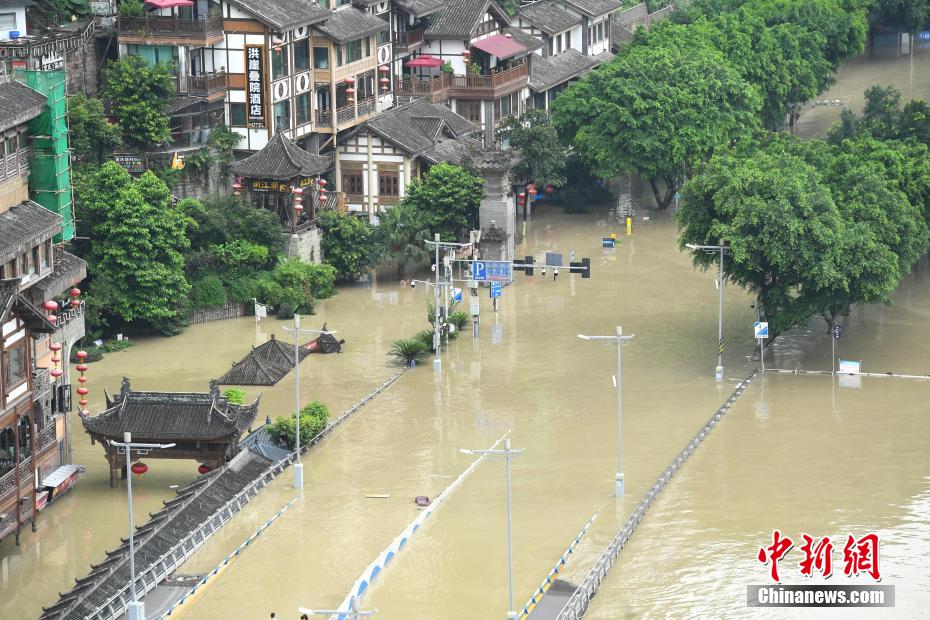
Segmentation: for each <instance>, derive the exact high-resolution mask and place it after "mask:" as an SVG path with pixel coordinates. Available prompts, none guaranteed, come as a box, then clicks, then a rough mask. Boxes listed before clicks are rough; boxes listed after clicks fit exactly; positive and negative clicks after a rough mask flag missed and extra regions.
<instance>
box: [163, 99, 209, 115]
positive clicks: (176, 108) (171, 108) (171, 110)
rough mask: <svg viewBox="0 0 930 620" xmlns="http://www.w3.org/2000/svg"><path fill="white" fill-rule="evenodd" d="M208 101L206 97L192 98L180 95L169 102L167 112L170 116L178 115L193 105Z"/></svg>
mask: <svg viewBox="0 0 930 620" xmlns="http://www.w3.org/2000/svg"><path fill="white" fill-rule="evenodd" d="M206 100H207V98H206V97H192V96H190V95H178V96H176V97H172V98H171V101H169V102H168V110H167V112H168V114H177V113H178V112H181V111H183V110H186V109H187V108H189V107H191V106H192V105H196V104H198V103H203V102H204V101H206Z"/></svg>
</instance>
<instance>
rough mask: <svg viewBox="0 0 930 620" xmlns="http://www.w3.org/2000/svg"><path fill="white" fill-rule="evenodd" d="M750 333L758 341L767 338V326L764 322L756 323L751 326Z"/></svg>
mask: <svg viewBox="0 0 930 620" xmlns="http://www.w3.org/2000/svg"><path fill="white" fill-rule="evenodd" d="M752 331H753V334H755V337H756V338H758V339H759V340H764V339H766V338H768V337H769V324H768V323H766V322H764V321H756V322H755V323H753V324H752Z"/></svg>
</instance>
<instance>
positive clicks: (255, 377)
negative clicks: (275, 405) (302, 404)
mask: <svg viewBox="0 0 930 620" xmlns="http://www.w3.org/2000/svg"><path fill="white" fill-rule="evenodd" d="M308 355H310V351H307V350H306V349H304V348H303V347H300V348H299V349H298V359H300V360H303V359H304V358H305V357H307V356H308ZM293 369H294V345H293V344H290V345H289V344H287V343H285V342H281V341H280V340H278V339H277V338H275V337H274V334H272V335H271V339H270V340H269V341H268V342H266V343H264V344H262V345H260V346H257V347H252V350H251V351H249V353H248V354H247V355H246V356H245V357H243V358H242V359H241V360H239V361H238V362H236V363H235V364H233V367H232V368H231V369H230V370H229V372H227V373H226V374H225V375H223V376H222V377H220V378H219V381H218V382H219V384H220V385H274V384H275V383H277V382H278V381H280V380H281V379H282V378H284V376H285V375H286V374H287V373H289V372H290V371H291V370H293Z"/></svg>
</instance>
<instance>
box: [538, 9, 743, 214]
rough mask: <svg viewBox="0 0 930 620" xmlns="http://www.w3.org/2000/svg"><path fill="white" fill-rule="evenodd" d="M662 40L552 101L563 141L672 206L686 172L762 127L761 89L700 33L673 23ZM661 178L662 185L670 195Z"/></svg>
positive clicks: (632, 51) (605, 171)
mask: <svg viewBox="0 0 930 620" xmlns="http://www.w3.org/2000/svg"><path fill="white" fill-rule="evenodd" d="M661 30H662V32H661V36H659V35H655V36H656V41H657V44H656V45H650V44H648V43H649V41H650V38H649V36H647V35H641V37H645V39H644V40H645V41H646V42H645V43H642V44H634V45H632V46H630V47H629V48H627V50H626V52H625V53H622V54H620V55H618V56H617V57H616V58H615V59H614V60H613V61H612V62H610V63H609V64H606V65H601V66H600V67H598V68H596V69H595V70H593V71H591V72H589V73H588V74H586V75H585V76H584V77H583V78H582V79H581V80H579V81H578V82H577V83H575V84H573V85H571V86H569V87H568V89H567V90H565V91H564V92H563V93H562V94H561V95H560V96H559V97H558V98H557V99H556V100H555V102H554V103H553V106H552V107H553V120H554V122H555V126H556V128H557V129H558V130H559V134H560V136H561V137H562V139H563V140H564V141H566V142H568V143H570V144H571V145H572V146H573V147H574V148H575V149H577V150H578V151H579V152H580V153H581V155H582V156H583V157H584V158H585V160H587V161H588V162H590V163H591V164H593V169H594V171H595V173H596V174H598V175H599V176H602V177H612V176H616V175H617V174H618V173H620V172H634V173H636V174H638V175H640V176H641V177H643V178H644V179H647V180H648V181H649V183H650V185H651V187H652V191H653V194H654V196H655V199H656V203H657V205H658V206H659V207H660V208H665V207H667V206H668V205H669V204H670V203H671V201H672V199H673V198H674V196H675V193H676V192H677V191H678V188H679V187H680V186H681V183H682V180H683V179H684V177H685V175H687V174H688V172H689V171H690V170H691V169H692V168H693V167H694V166H696V165H697V164H698V163H700V162H701V161H703V160H705V159H706V158H707V157H709V156H710V155H711V153H712V152H713V150H714V148H715V147H717V146H718V145H724V144H728V143H730V142H731V141H734V140H738V139H740V138H742V137H744V136H747V135H749V134H750V133H751V131H752V130H753V128H754V127H756V126H758V120H757V116H756V115H757V113H758V111H759V110H760V108H761V102H760V98H759V94H758V89H757V88H756V87H755V86H754V85H752V84H748V83H747V82H746V81H745V80H744V79H742V77H740V75H739V72H738V71H737V70H736V69H735V68H734V67H733V66H732V65H731V64H730V63H729V62H728V61H727V60H726V58H725V57H724V56H723V54H721V53H720V52H719V51H718V50H716V49H714V47H713V46H712V45H711V43H710V42H709V41H708V40H707V38H706V37H705V36H703V35H702V34H701V33H697V32H695V33H692V32H690V31H689V28H688V27H687V26H679V25H675V24H670V25H668V26H667V27H665V28H662V29H661ZM660 184H663V185H664V193H663V191H662V188H661V187H660Z"/></svg>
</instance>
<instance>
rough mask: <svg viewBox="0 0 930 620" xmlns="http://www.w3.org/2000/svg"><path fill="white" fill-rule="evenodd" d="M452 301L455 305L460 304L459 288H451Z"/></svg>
mask: <svg viewBox="0 0 930 620" xmlns="http://www.w3.org/2000/svg"><path fill="white" fill-rule="evenodd" d="M452 301H454V302H456V303H461V301H462V289H460V288H455V287H453V288H452Z"/></svg>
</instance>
